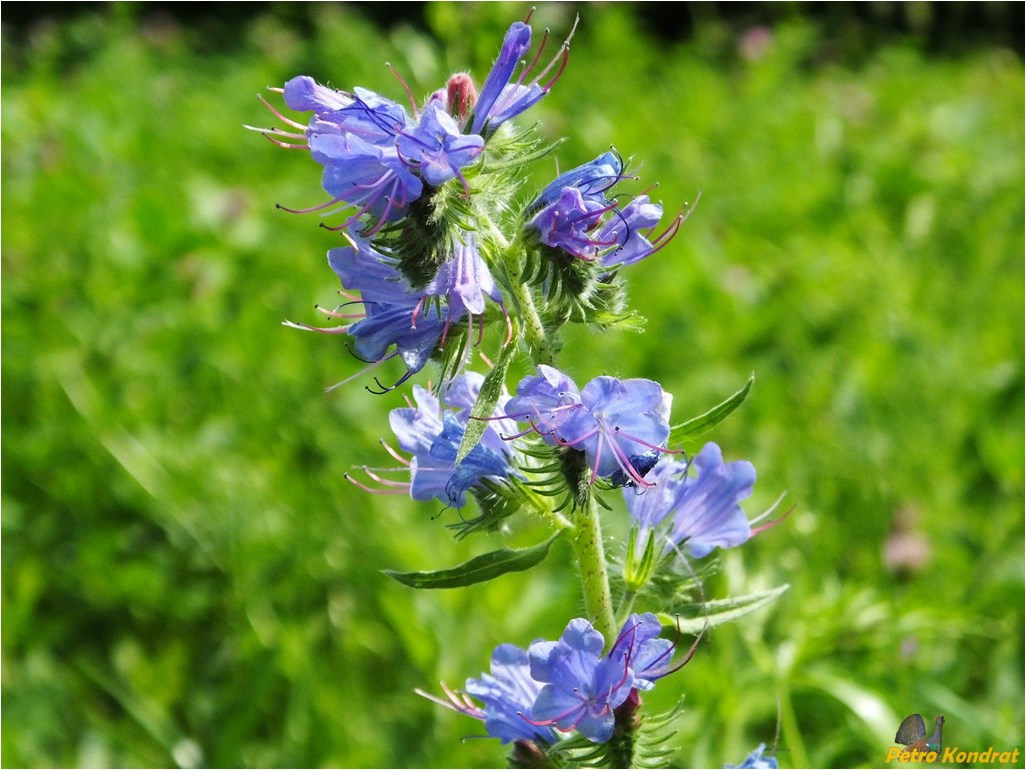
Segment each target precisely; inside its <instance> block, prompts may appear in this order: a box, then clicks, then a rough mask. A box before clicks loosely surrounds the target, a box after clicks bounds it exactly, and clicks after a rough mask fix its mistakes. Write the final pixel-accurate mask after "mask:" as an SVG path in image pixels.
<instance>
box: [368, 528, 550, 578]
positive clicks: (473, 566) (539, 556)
mask: <svg viewBox="0 0 1026 770" xmlns="http://www.w3.org/2000/svg"><path fill="white" fill-rule="evenodd" d="M557 537H558V535H553V536H552V537H550V538H549V539H548V540H546V541H545V542H544V543H539V544H538V545H533V546H531V547H530V548H516V549H514V548H501V549H499V550H498V551H492V552H491V553H486V554H482V555H481V556H475V557H474V558H473V559H471V560H470V561H467V562H464V563H463V564H460V565H459V566H458V567H452V568H451V569H440V570H434V571H431V572H396V571H395V570H390V569H386V570H382V571H383V572H384V573H385V574H386V575H388V576H389V577H391V578H395V579H396V580H398V581H399V582H400V583H402V584H403V585H407V586H409V587H410V588H460V587H462V586H469V585H473V584H474V583H483V582H485V581H486V580H491V579H492V578H497V577H499V576H500V575H505V574H506V573H507V572H523V571H524V570H527V569H530V568H531V567H533V566H535V565H536V564H540V563H541V561H542V560H543V559H544V558H545V557H546V556H548V554H549V548H550V547H551V546H552V543H553V541H555V539H556V538H557Z"/></svg>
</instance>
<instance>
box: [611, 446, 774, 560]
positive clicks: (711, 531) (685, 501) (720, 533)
mask: <svg viewBox="0 0 1026 770" xmlns="http://www.w3.org/2000/svg"><path fill="white" fill-rule="evenodd" d="M692 466H693V467H694V468H695V470H696V471H697V476H689V475H688V470H689V468H690V467H692ZM648 480H649V481H650V482H652V484H653V485H654V486H653V487H651V488H648V489H645V490H644V492H642V493H638V492H637V491H631V492H626V491H625V494H624V498H625V500H626V502H627V508H628V510H629V512H630V516H631V519H632V520H633V521H634V523H635V524H636V526H637V528H638V530H637V538H638V540H637V542H639V543H640V544H642V546H641V550H642V551H643V550H644V545H643V544H644V543H645V542H646V540H647V537H648V535H649V533H655V535H656V537H657V545H660V544H661V546H662V553H663V554H664V555H665V554H667V553H669V552H670V551H672V550H674V549H676V548H677V547H679V546H681V545H687V546H688V548H689V549H690V551H691V554H692V556H694V557H695V558H696V559H701V558H702V557H704V556H707V555H708V554H709V553H710V552H712V550H713V549H714V548H716V547H717V546H718V547H720V548H732V547H734V546H737V545H741V544H742V543H744V542H746V541H747V540H748V539H749V538H750V537H751V536H752V534H753V532H752V528H751V523H750V522H749V520H748V517H747V516H745V513H744V511H743V510H742V509H741V506H740V502H741V501H742V500H744V499H746V498H747V497H749V496H750V495H751V494H752V487H753V486H754V485H755V468H754V467H753V466H752V464H751V463H749V462H745V461H743V460H740V461H737V462H732V463H724V462H723V453H722V452H721V451H720V448H719V446H717V445H716V444H714V443H712V442H710V443H708V444H706V445H705V446H704V447H702V450H701V451H700V452H699V453H698V454H697V455H696V456H695V458H694V459H693V460H692V462H691V463H690V464H688V463H684V462H680V461H676V460H674V461H665V462H662V463H659V464H658V465H656V467H655V468H654V469H653V470H652V471H651V473H650V474H649V477H648Z"/></svg>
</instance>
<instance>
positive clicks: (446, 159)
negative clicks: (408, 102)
mask: <svg viewBox="0 0 1026 770" xmlns="http://www.w3.org/2000/svg"><path fill="white" fill-rule="evenodd" d="M398 148H399V155H400V156H401V157H402V158H403V159H404V160H405V161H407V162H408V163H410V164H412V166H413V168H415V169H416V170H417V172H418V173H419V174H420V176H421V178H423V179H424V181H425V182H427V183H428V184H430V185H434V186H436V187H437V186H438V185H440V184H443V183H444V182H447V181H448V180H450V179H452V178H453V177H455V176H459V173H460V171H459V170H460V169H461V168H463V167H464V166H467V165H469V164H470V163H472V162H473V161H474V160H475V159H476V158H477V156H478V155H480V154H481V151H482V150H483V149H484V139H482V138H481V137H480V136H478V135H477V134H470V135H469V136H467V135H464V134H461V133H460V130H459V128H458V127H457V125H456V121H455V120H453V118H452V116H451V115H449V114H448V113H447V112H446V111H445V109H444V107H443V106H442V104H441V103H440V102H439V100H437V99H432V100H430V101H429V102H428V104H427V106H426V107H425V108H424V111H423V113H421V116H420V121H419V122H418V123H417V125H416V126H415V127H414V128H413V129H412V130H410V131H408V132H404V133H403V134H402V135H401V136H400V138H399V143H398Z"/></svg>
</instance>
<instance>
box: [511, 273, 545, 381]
mask: <svg viewBox="0 0 1026 770" xmlns="http://www.w3.org/2000/svg"><path fill="white" fill-rule="evenodd" d="M512 284H513V286H512V288H513V297H514V299H515V300H516V303H517V307H518V309H519V310H520V318H521V320H522V321H523V323H524V336H525V337H526V338H527V345H528V347H529V348H530V350H531V358H532V359H533V360H534V363H535V364H547V365H549V366H552V363H553V355H552V346H551V345H549V340H548V336H547V335H546V334H545V327H544V326H543V325H542V321H541V317H540V316H539V315H538V309H537V308H536V307H535V306H534V298H533V297H531V292H530V290H529V289H528V288H527V284H525V283H524V282H523V281H521V280H519V278H514V280H513V281H512Z"/></svg>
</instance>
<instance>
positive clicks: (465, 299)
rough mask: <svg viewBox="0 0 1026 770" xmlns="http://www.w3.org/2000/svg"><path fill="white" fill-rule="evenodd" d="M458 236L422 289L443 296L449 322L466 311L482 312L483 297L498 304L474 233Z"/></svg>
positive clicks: (499, 298) (492, 283)
mask: <svg viewBox="0 0 1026 770" xmlns="http://www.w3.org/2000/svg"><path fill="white" fill-rule="evenodd" d="M460 236H461V239H459V240H457V241H456V243H455V244H454V246H453V250H452V254H451V256H450V257H449V258H448V259H446V260H445V261H444V262H443V263H442V264H441V266H440V267H439V268H438V273H437V274H436V275H435V278H434V280H433V281H432V282H431V283H430V284H429V285H428V286H427V287H425V289H424V291H425V293H426V294H431V295H438V296H444V297H446V298H447V300H448V303H449V321H450V322H453V323H455V322H456V321H459V320H460V319H461V318H463V316H464V315H467V314H469V315H472V316H474V315H481V314H482V313H484V311H485V298H488V299H491V300H492V301H493V302H497V303H499V305H502V295H501V294H500V293H499V289H498V287H497V286H496V285H495V279H494V278H493V277H492V273H491V271H490V270H489V269H488V265H487V264H486V263H485V261H484V258H483V257H482V256H481V252H480V251H479V250H478V248H477V240H476V238H475V236H474V234H473V233H465V232H461V233H460ZM504 312H505V311H504Z"/></svg>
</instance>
